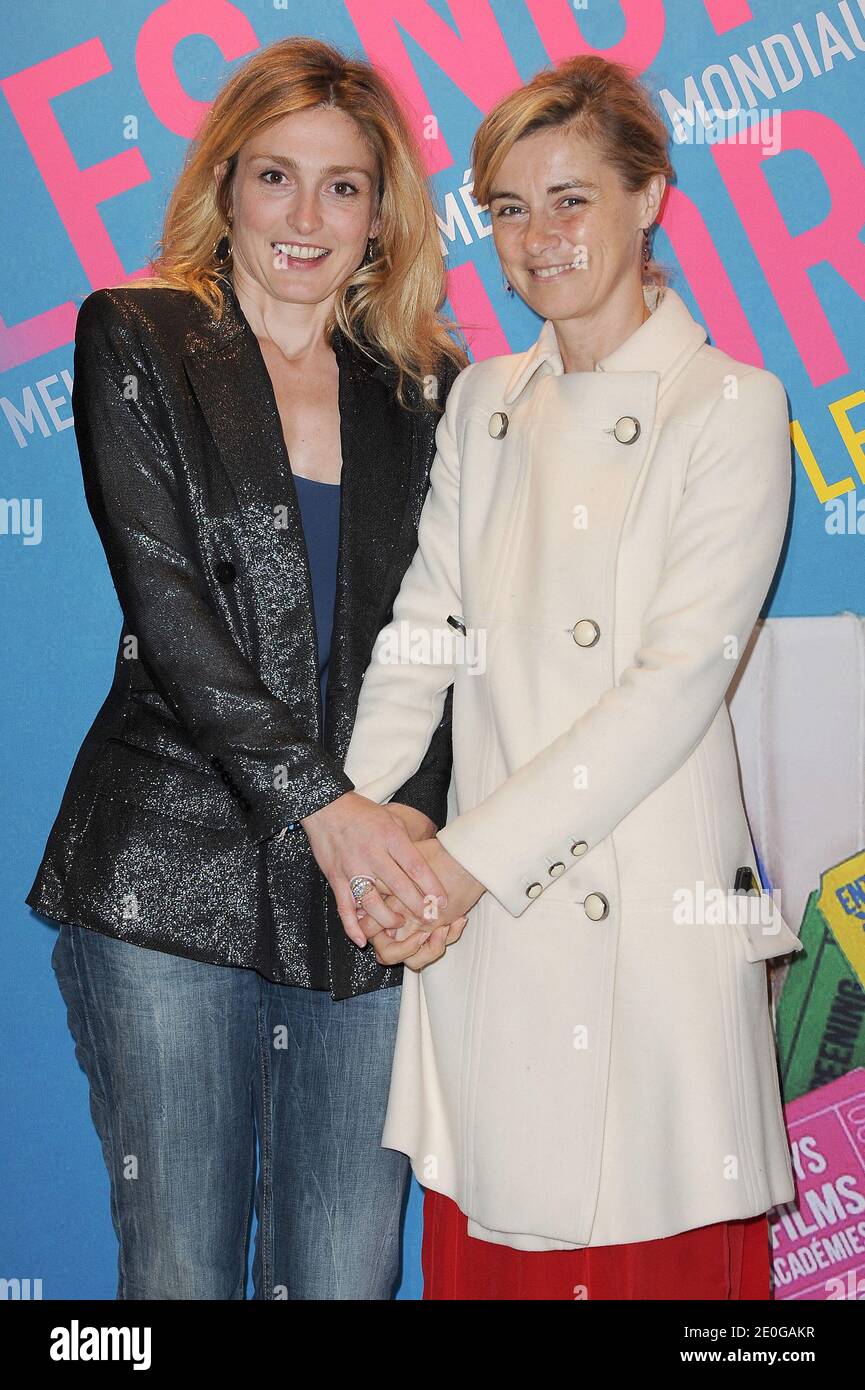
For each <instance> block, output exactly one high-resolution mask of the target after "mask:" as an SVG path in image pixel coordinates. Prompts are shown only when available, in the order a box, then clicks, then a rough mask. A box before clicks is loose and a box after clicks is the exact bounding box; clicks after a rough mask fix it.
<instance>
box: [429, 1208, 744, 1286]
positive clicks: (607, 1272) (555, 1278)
mask: <svg viewBox="0 0 865 1390" xmlns="http://www.w3.org/2000/svg"><path fill="white" fill-rule="evenodd" d="M467 1226H468V1222H467V1221H466V1218H465V1217H464V1216H463V1214H462V1212H461V1211H460V1209H459V1207H458V1206H457V1205H456V1203H455V1202H452V1201H451V1199H450V1198H449V1197H444V1196H442V1194H441V1193H439V1192H431V1191H430V1190H429V1188H427V1189H426V1191H425V1194H424V1228H423V1246H422V1254H421V1260H422V1264H423V1277H424V1292H423V1296H424V1298H425V1299H427V1298H438V1299H510V1300H522V1299H532V1298H538V1299H560V1298H567V1299H571V1300H573V1299H580V1298H595V1299H597V1298H606V1299H680V1298H682V1299H692V1298H693V1299H768V1298H770V1297H771V1293H770V1283H769V1221H768V1217H767V1216H766V1214H765V1213H763V1215H762V1216H751V1217H748V1218H747V1219H745V1220H743V1221H718V1222H716V1224H715V1225H713V1226H699V1227H697V1228H696V1229H695V1230H692V1231H680V1232H679V1233H678V1234H677V1235H674V1236H666V1237H665V1238H664V1239H663V1240H642V1241H637V1242H635V1243H634V1244H629V1245H597V1246H588V1247H586V1248H585V1249H583V1250H512V1249H511V1247H510V1246H508V1245H493V1244H492V1243H491V1242H490V1241H486V1240H475V1239H474V1238H473V1237H472V1236H469V1235H468V1234H467Z"/></svg>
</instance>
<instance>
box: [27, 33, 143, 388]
mask: <svg viewBox="0 0 865 1390" xmlns="http://www.w3.org/2000/svg"><path fill="white" fill-rule="evenodd" d="M110 71H111V63H110V62H109V60H108V54H107V53H106V52H105V49H104V47H103V45H102V43H101V41H100V40H99V39H88V41H87V42H86V43H82V44H78V45H77V46H76V47H75V48H70V49H67V50H66V52H65V53H58V54H57V55H56V56H55V57H53V58H47V59H45V61H44V62H42V63H36V64H34V65H33V67H30V68H24V69H23V71H21V72H17V73H15V74H14V75H13V76H11V77H7V78H6V79H5V81H4V82H3V84H2V86H3V91H4V93H5V96H6V99H7V101H8V102H9V106H10V108H11V110H12V113H13V115H14V116H15V119H16V121H17V122H18V125H19V127H20V130H21V134H22V135H23V137H24V140H25V141H26V144H27V147H28V149H29V150H30V153H31V155H32V156H33V162H34V163H35V165H36V167H37V169H38V170H39V172H40V174H41V175H42V178H43V180H44V182H45V187H46V189H47V191H48V193H49V194H50V196H51V199H52V201H53V203H54V206H55V207H56V209H57V212H58V215H59V217H60V220H61V222H62V223H63V226H64V227H65V229H66V232H67V235H68V236H69V240H70V241H71V242H72V245H73V247H74V248H75V251H76V253H77V255H78V257H79V259H80V261H81V264H82V265H83V266H84V269H85V271H86V273H87V278H88V279H89V281H90V283H91V284H93V285H105V284H109V283H110V282H111V281H117V280H122V279H124V278H125V272H124V269H123V266H122V265H121V263H120V259H119V257H118V255H117V252H116V250H115V249H114V245H113V243H112V241H111V238H110V236H109V235H108V232H107V231H106V229H105V226H104V224H103V222H102V218H101V217H100V216H99V213H98V211H97V204H99V203H101V202H104V201H105V200H106V199H107V198H114V197H116V196H117V195H118V194H119V193H125V192H127V190H128V189H130V188H136V187H137V186H138V185H139V184H141V183H147V181H148V180H149V178H150V171H149V170H148V168H147V165H146V164H145V162H144V159H143V157H142V155H141V151H140V150H138V149H135V148H130V149H126V150H122V151H121V152H120V153H118V154H115V155H111V156H110V158H108V159H103V160H102V161H100V163H98V164H91V165H90V167H89V168H87V169H80V168H79V167H78V164H77V163H76V160H75V157H74V155H73V153H72V151H71V149H70V148H69V145H68V143H67V140H66V136H65V135H64V134H63V130H62V129H61V126H60V123H59V121H58V120H57V117H56V116H55V115H54V112H53V110H52V109H51V101H52V99H53V98H54V97H58V96H61V95H62V94H63V93H64V92H69V91H72V90H73V89H75V88H76V87H80V86H82V84H83V83H85V82H91V81H93V80H94V79H95V78H97V77H103V76H104V75H105V73H107V72H110ZM51 235H52V234H51V233H50V232H49V233H48V236H51ZM75 314H76V309H75V305H74V304H61V305H58V306H57V308H56V309H52V310H49V311H48V312H47V313H45V314H40V315H38V316H37V317H36V318H32V319H29V320H28V321H26V322H25V323H21V324H18V325H17V326H16V327H14V328H7V329H5V330H4V334H3V345H2V354H3V358H4V359H5V364H6V367H7V368H8V367H9V366H13V365H17V363H19V362H26V361H29V360H30V358H31V357H38V356H40V355H41V354H42V353H44V352H50V351H51V350H52V349H53V348H56V347H61V346H62V345H63V344H64V343H68V342H69V341H70V339H71V338H72V336H73V334H74V331H75Z"/></svg>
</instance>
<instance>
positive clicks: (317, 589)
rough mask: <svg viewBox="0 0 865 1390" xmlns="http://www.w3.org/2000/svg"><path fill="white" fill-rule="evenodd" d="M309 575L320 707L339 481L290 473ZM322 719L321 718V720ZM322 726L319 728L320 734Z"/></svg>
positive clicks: (330, 613)
mask: <svg viewBox="0 0 865 1390" xmlns="http://www.w3.org/2000/svg"><path fill="white" fill-rule="evenodd" d="M293 477H294V482H295V486H296V488H297V500H298V502H299V503H300V514H301V519H302V521H303V531H304V535H305V537H306V548H307V551H308V552H309V568H310V574H311V577H312V597H313V606H314V608H315V625H316V628H317V630H318V674H319V682H320V687H321V708H322V716H323V712H324V701H325V695H326V692H327V668H328V662H329V659H330V639H331V633H332V631H333V610H334V604H335V602H336V567H337V560H338V557H339V503H340V493H341V491H342V489H341V487H340V485H339V483H322V482H319V481H318V479H316V478H302V477H301V476H300V475H299V474H298V473H295V474H294V475H293ZM322 722H323V720H322ZM323 734H324V729H323V728H322V735H323Z"/></svg>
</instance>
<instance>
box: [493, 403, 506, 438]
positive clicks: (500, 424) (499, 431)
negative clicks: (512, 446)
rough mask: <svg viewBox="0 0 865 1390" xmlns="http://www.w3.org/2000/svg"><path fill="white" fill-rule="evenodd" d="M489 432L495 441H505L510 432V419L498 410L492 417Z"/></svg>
mask: <svg viewBox="0 0 865 1390" xmlns="http://www.w3.org/2000/svg"><path fill="white" fill-rule="evenodd" d="M489 430H490V434H491V435H492V437H493V439H504V437H505V435H506V434H507V432H508V417H507V415H506V414H505V412H504V411H503V410H497V411H496V413H495V414H494V415H491V416H490V425H489Z"/></svg>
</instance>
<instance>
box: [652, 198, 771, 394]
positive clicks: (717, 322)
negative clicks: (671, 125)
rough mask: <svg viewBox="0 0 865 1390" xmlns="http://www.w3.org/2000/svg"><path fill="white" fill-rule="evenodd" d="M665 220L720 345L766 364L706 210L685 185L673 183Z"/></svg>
mask: <svg viewBox="0 0 865 1390" xmlns="http://www.w3.org/2000/svg"><path fill="white" fill-rule="evenodd" d="M662 225H663V228H664V231H665V232H666V233H667V236H668V237H669V238H670V242H671V243H672V246H673V249H674V250H675V252H676V259H677V260H678V262H679V265H680V266H681V268H682V274H683V275H684V276H685V279H686V280H687V281H688V284H689V285H690V287H691V289H692V291H693V293H694V298H695V299H696V301H697V304H698V305H699V309H700V316H701V317H702V320H703V322H704V323H705V325H706V328H707V329H708V332H709V336H710V338H711V340H712V342H713V343H714V345H715V346H716V347H718V348H720V349H721V350H722V352H729V354H730V356H731V357H736V358H738V360H739V361H740V362H750V363H751V366H752V367H762V365H763V355H762V353H761V351H760V347H759V344H758V343H757V339H756V338H755V337H754V334H753V332H752V330H751V325H750V323H749V322H748V318H747V315H746V314H745V311H744V309H743V308H742V305H741V304H740V302H739V297H738V295H737V294H736V291H735V289H734V287H733V283H732V281H731V280H730V277H729V275H728V274H727V271H726V269H725V267H724V262H723V261H722V259H721V257H720V255H719V253H718V249H717V247H716V245H715V242H714V240H713V237H712V234H711V232H710V231H709V228H708V227H707V226H706V221H705V219H704V217H703V214H702V213H701V212H700V209H699V208H698V207H697V205H696V203H695V202H693V201H692V199H691V198H689V197H688V195H687V193H683V192H682V190H681V189H680V188H676V187H673V186H669V187H668V189H667V193H666V197H665V201H664V206H663V215H662Z"/></svg>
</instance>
